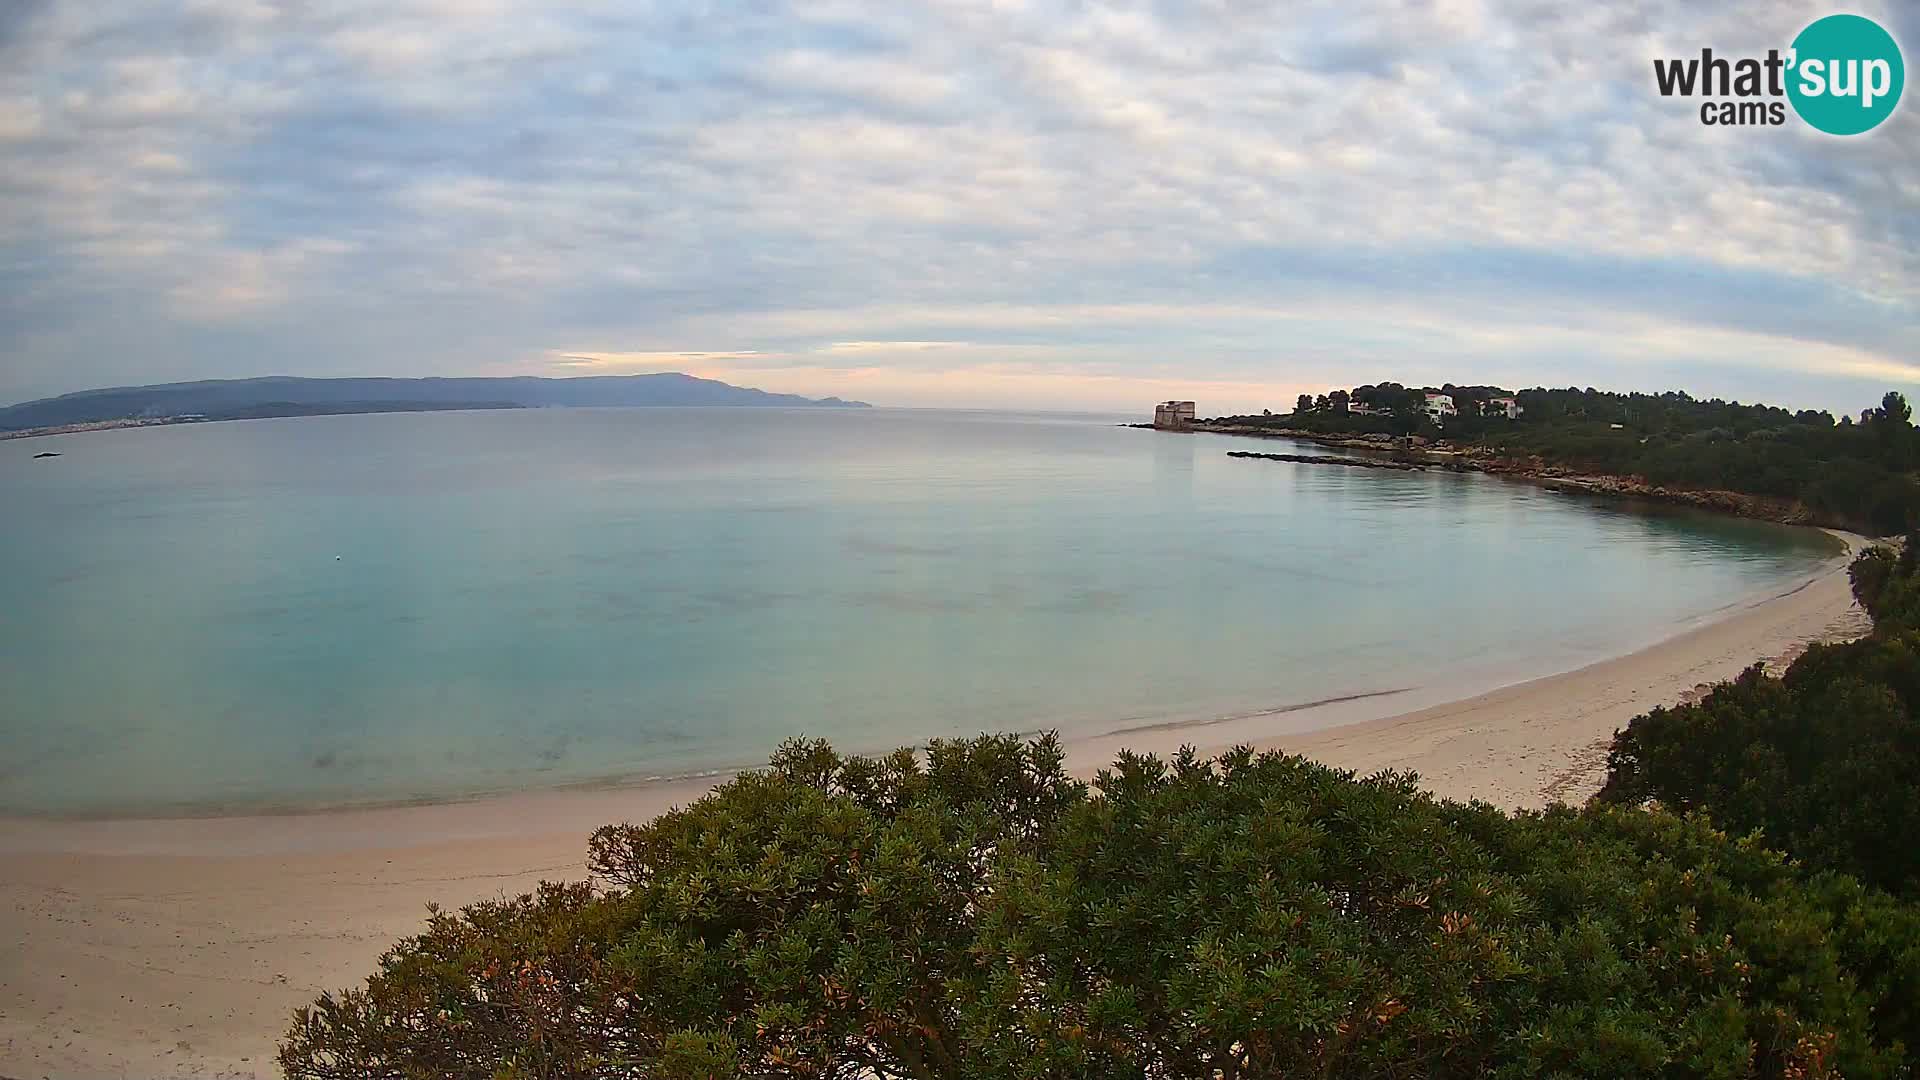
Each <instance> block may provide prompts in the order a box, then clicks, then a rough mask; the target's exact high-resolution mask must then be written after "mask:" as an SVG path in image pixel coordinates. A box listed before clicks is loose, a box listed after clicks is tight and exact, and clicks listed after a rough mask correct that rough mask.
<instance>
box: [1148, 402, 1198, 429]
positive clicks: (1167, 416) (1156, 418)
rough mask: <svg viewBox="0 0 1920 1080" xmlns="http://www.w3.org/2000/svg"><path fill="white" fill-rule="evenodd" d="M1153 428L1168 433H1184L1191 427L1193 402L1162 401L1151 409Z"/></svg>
mask: <svg viewBox="0 0 1920 1080" xmlns="http://www.w3.org/2000/svg"><path fill="white" fill-rule="evenodd" d="M1153 426H1154V427H1157V428H1165V429H1167V430H1169V431H1185V430H1186V429H1187V428H1189V427H1192V426H1193V402H1191V401H1163V402H1161V403H1160V404H1158V405H1155V406H1154V407H1153Z"/></svg>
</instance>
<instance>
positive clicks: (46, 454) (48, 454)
mask: <svg viewBox="0 0 1920 1080" xmlns="http://www.w3.org/2000/svg"><path fill="white" fill-rule="evenodd" d="M59 456H60V453H59V451H57V450H48V451H46V452H44V453H39V454H35V455H33V457H34V460H36V461H37V460H39V459H40V458H43V457H59Z"/></svg>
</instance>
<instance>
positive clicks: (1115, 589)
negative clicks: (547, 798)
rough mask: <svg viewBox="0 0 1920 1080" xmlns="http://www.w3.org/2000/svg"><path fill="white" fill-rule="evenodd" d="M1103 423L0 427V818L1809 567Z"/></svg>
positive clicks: (902, 713) (1507, 665) (311, 789)
mask: <svg viewBox="0 0 1920 1080" xmlns="http://www.w3.org/2000/svg"><path fill="white" fill-rule="evenodd" d="M1116 419H1119V418H1113V417H1061V416H1004V415H994V414H977V413H954V412H927V411H911V410H881V409H876V410H758V409H658V410H648V409H629V410H558V409H555V410H527V411H511V412H476V413H431V414H389V415H378V416H342V417H316V418H303V419H289V420H267V421H249V422H242V423H227V424H210V425H200V426H183V427H169V428H151V429H134V430H123V431H110V432H97V433H89V434H85V435H75V436H64V437H60V438H56V439H33V440H23V441H16V442H0V500H4V501H3V502H0V505H3V506H4V507H5V524H4V527H0V687H3V688H4V697H3V698H0V810H4V811H9V812H30V813H57V814H111V813H164V812H180V811H206V810H212V809H221V808H224V809H253V808H266V807H289V806H312V805H330V804H338V803H349V802H360V801H384V800H395V799H409V798H436V797H448V796H456V795H462V794H471V793H477V792H482V791H493V790H503V789H513V788H524V787H532V786H542V785H554V784H564V783H572V782H579V781H590V780H595V779H603V778H612V777H633V776H658V775H675V774H683V773H690V772H697V771H700V770H704V769H712V768H723V767H727V766H734V765H740V764H751V763H753V762H755V761H758V760H762V759H764V756H765V754H766V753H767V752H768V751H769V750H770V749H771V748H772V747H773V746H774V745H776V744H777V743H778V741H779V740H780V739H781V738H783V737H785V736H788V735H793V734H801V733H804V734H807V735H818V736H826V737H829V738H832V739H833V740H835V741H836V742H837V743H839V744H841V745H843V746H846V747H849V748H854V749H878V748H883V747H889V746H893V745H898V744H902V743H907V742H913V741H917V740H921V739H925V738H928V737H931V736H936V735H952V734H965V733H973V732H978V731H981V730H1031V729H1035V728H1040V727H1057V728H1060V729H1062V730H1064V731H1067V732H1070V733H1071V732H1094V731H1108V730H1114V729H1119V728H1127V727H1138V726H1143V725H1153V724H1160V723H1165V722H1169V721H1180V720H1186V719H1193V718H1204V717H1214V716H1220V715H1228V714H1234V713H1239V712H1246V711H1252V710H1259V709H1269V708H1276V707H1282V706H1287V705H1291V704H1297V703H1303V702H1309V701H1317V700H1321V699H1327V698H1334V697H1342V696H1346V695H1354V694H1366V693H1374V692H1378V691H1383V690H1397V689H1402V688H1406V687H1426V688H1432V687H1436V686H1458V687H1460V688H1462V690H1463V691H1466V690H1470V689H1476V688H1481V687H1485V686H1487V685H1491V684H1493V683H1496V682H1499V681H1508V680H1511V679H1513V678H1517V677H1520V676H1522V675H1531V674H1538V673H1544V672H1548V671H1558V670H1565V669H1567V668H1571V667H1574V666H1577V665H1579V664H1581V663H1585V662H1587V661H1590V660H1594V659H1599V658H1601V657H1604V656H1608V655H1615V654H1618V653H1622V652H1625V651H1628V650H1630V649H1632V648H1635V647H1638V646H1640V645H1643V644H1647V643H1650V642H1652V641H1654V640H1658V639H1659V638H1661V637H1664V636H1666V635H1667V634H1670V633H1672V632H1673V631H1674V630H1675V629H1677V628H1678V627H1680V626H1682V625H1684V624H1686V623H1688V622H1689V621H1693V620H1697V619H1699V618H1702V617H1704V616H1706V615H1708V614H1710V613H1711V612H1713V611H1715V610H1717V609H1720V608H1723V607H1725V606H1727V605H1729V604H1732V603H1735V602H1738V601H1740V600H1742V599H1745V598H1750V597H1752V596H1754V595H1756V594H1759V593H1761V592H1764V591H1766V590H1777V589H1779V588H1783V587H1785V586H1786V585H1787V584H1788V583H1789V582H1791V581H1792V580H1793V579H1795V578H1796V577H1798V576H1800V575H1803V574H1805V573H1807V572H1808V571H1810V570H1811V569H1813V568H1814V567H1815V566H1816V565H1817V564H1818V563H1819V562H1820V561H1821V560H1823V559H1824V558H1825V557H1827V556H1828V555H1829V554H1830V547H1829V546H1828V545H1827V544H1826V543H1825V540H1824V537H1822V536H1821V535H1820V534H1818V533H1814V532H1811V531H1808V530H1793V529H1785V528H1779V527H1774V526H1768V525H1763V524H1759V523H1754V522H1744V521H1737V520H1731V519H1724V518H1716V517H1710V516H1704V515H1696V514H1683V513H1673V512H1667V513H1647V512H1642V511H1637V510H1632V509H1629V508H1627V507H1624V506H1621V505H1615V504H1607V503H1600V502H1594V501H1589V500H1585V499H1581V498H1578V497H1574V496H1568V495H1562V494H1555V493H1551V492H1547V491H1543V490H1540V489H1538V488H1535V487H1531V486H1528V485H1525V484H1519V483H1514V482H1510V481H1504V480H1499V479H1495V478H1490V477H1484V476H1463V475H1455V474H1450V473H1397V472H1388V471H1384V470H1369V469H1344V468H1338V467H1329V466H1323V465H1322V466H1316V465H1294V464H1281V463H1276V462H1267V461H1252V460H1238V459H1230V458H1228V457H1227V456H1226V452H1227V451H1228V450H1232V449H1248V448H1252V449H1266V450H1275V449H1280V450H1284V449H1288V448H1289V447H1288V446H1287V444H1284V443H1273V442H1268V441H1261V440H1244V439H1230V438H1224V437H1219V436H1207V435H1201V436H1182V435H1172V434H1163V433H1158V432H1149V431H1141V430H1133V429H1125V428H1119V427H1115V426H1114V422H1115V420H1116ZM49 449H53V450H59V451H61V452H62V453H63V455H64V456H62V457H59V458H52V459H45V460H34V459H33V455H34V454H35V453H38V452H41V451H44V450H49ZM1316 452H1319V451H1316Z"/></svg>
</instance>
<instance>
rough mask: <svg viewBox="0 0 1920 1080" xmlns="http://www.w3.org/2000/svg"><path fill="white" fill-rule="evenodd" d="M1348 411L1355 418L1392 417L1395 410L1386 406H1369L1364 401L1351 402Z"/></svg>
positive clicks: (1348, 404)
mask: <svg viewBox="0 0 1920 1080" xmlns="http://www.w3.org/2000/svg"><path fill="white" fill-rule="evenodd" d="M1347 411H1348V412H1349V413H1352V414H1353V415H1354V416H1392V415H1393V410H1392V409H1389V408H1387V407H1386V406H1384V405H1369V404H1367V403H1366V402H1364V401H1350V402H1348V403H1347Z"/></svg>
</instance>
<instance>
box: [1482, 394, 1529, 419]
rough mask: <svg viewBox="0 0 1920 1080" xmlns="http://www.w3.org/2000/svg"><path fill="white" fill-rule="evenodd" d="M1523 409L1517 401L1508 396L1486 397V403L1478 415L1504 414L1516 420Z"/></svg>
mask: <svg viewBox="0 0 1920 1080" xmlns="http://www.w3.org/2000/svg"><path fill="white" fill-rule="evenodd" d="M1523 411H1524V410H1522V409H1521V408H1520V402H1519V401H1517V400H1515V399H1513V398H1510V397H1497V398H1488V399H1487V404H1486V406H1485V407H1484V408H1482V409H1481V410H1480V415H1482V416H1504V417H1506V418H1507V419H1509V420H1518V419H1520V414H1521V412H1523Z"/></svg>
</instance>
